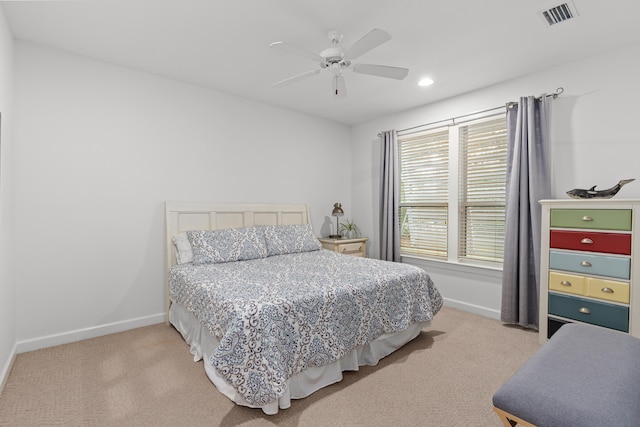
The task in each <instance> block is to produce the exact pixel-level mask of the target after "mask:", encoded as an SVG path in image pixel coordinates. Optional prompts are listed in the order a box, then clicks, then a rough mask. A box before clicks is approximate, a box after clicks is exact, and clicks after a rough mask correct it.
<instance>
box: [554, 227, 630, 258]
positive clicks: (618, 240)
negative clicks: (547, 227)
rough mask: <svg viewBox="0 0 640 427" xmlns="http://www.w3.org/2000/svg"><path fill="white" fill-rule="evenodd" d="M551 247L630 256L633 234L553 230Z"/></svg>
mask: <svg viewBox="0 0 640 427" xmlns="http://www.w3.org/2000/svg"><path fill="white" fill-rule="evenodd" d="M549 238H550V243H549V246H550V247H552V248H556V249H573V250H577V251H589V252H605V253H609V254H620V255H630V254H631V234H628V233H602V232H600V233H598V232H594V231H568V230H551V235H550V237H549Z"/></svg>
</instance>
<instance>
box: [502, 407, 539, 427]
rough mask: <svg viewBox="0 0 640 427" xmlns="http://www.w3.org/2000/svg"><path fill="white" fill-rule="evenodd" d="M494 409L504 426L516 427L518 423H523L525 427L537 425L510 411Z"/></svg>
mask: <svg viewBox="0 0 640 427" xmlns="http://www.w3.org/2000/svg"><path fill="white" fill-rule="evenodd" d="M493 411H494V412H495V413H496V414H498V418H500V421H502V424H504V427H515V426H516V425H518V424H519V425H521V426H523V427H536V426H535V425H533V424H531V423H529V422H527V421H525V420H523V419H520V418H518V417H516V416H515V415H511V414H510V413H508V412H506V411H503V410H502V409H500V408H496V407H495V406H494V407H493Z"/></svg>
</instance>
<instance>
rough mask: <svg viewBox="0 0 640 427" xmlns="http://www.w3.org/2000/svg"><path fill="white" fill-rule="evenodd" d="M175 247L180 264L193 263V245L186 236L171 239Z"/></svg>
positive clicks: (177, 260) (181, 235) (180, 235)
mask: <svg viewBox="0 0 640 427" xmlns="http://www.w3.org/2000/svg"><path fill="white" fill-rule="evenodd" d="M171 240H172V241H173V245H174V246H175V247H176V262H177V263H178V264H186V263H189V262H193V250H192V249H191V243H189V239H188V238H187V235H186V234H179V235H177V236H173V237H172V238H171Z"/></svg>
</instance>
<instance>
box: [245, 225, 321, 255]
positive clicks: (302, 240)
mask: <svg viewBox="0 0 640 427" xmlns="http://www.w3.org/2000/svg"><path fill="white" fill-rule="evenodd" d="M256 228H257V229H258V230H260V232H261V233H262V234H263V235H264V240H265V242H266V244H267V255H268V256H273V255H286V254H293V253H299V252H310V251H318V250H320V249H322V243H320V241H319V240H318V238H317V237H316V236H315V234H313V228H312V227H311V224H290V225H258V226H256Z"/></svg>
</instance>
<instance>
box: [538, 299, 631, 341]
mask: <svg viewBox="0 0 640 427" xmlns="http://www.w3.org/2000/svg"><path fill="white" fill-rule="evenodd" d="M549 314H554V315H556V316H561V317H565V318H567V319H573V320H578V321H580V322H585V323H591V324H593V325H598V326H604V327H605V328H610V329H616V330H618V331H622V332H629V307H625V306H621V305H615V304H608V303H605V302H597V301H591V300H587V299H584V298H577V297H572V296H566V295H558V294H554V293H549Z"/></svg>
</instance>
